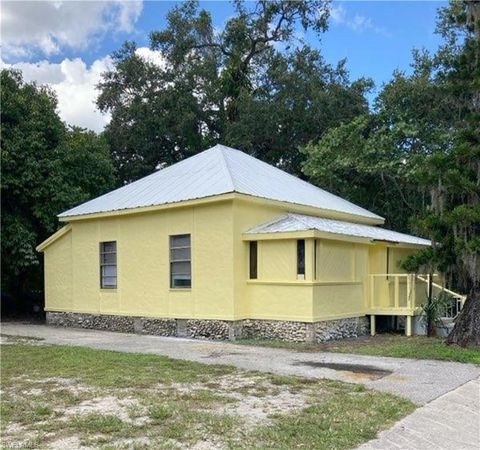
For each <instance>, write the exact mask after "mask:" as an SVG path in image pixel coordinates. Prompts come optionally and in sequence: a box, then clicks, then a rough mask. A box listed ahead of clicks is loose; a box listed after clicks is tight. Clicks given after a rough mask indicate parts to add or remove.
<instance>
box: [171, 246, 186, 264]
mask: <svg viewBox="0 0 480 450" xmlns="http://www.w3.org/2000/svg"><path fill="white" fill-rule="evenodd" d="M171 258H172V259H171V260H172V261H185V260H188V261H189V260H190V248H176V249H172V251H171Z"/></svg>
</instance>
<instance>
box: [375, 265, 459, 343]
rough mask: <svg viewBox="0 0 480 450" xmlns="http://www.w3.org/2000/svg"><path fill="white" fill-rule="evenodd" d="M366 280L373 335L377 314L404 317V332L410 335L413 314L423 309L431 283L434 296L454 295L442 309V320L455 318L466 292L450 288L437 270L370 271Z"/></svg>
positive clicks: (415, 314) (418, 313)
mask: <svg viewBox="0 0 480 450" xmlns="http://www.w3.org/2000/svg"><path fill="white" fill-rule="evenodd" d="M430 278H432V279H431V280H430ZM367 284H368V295H367V302H368V306H367V314H369V315H370V333H371V335H372V336H374V335H375V334H376V316H397V317H402V316H403V317H405V334H406V335H407V336H411V335H412V334H413V333H412V331H413V330H412V328H413V318H414V317H415V316H418V315H420V314H421V313H422V305H424V304H426V303H427V301H428V296H429V295H428V294H429V287H430V286H431V289H432V293H431V294H432V297H437V296H438V295H439V294H440V293H442V292H444V293H446V294H449V295H450V296H451V302H449V303H448V305H447V306H446V307H445V308H444V311H443V313H442V320H443V319H448V320H450V321H451V320H453V319H454V318H455V317H456V316H457V315H458V313H459V312H460V310H461V309H462V307H463V304H464V302H465V299H466V296H464V295H461V294H458V293H457V292H453V291H451V290H450V289H447V288H446V287H445V284H444V282H443V280H442V279H441V277H440V276H439V275H437V274H433V275H429V274H424V275H421V274H412V273H393V274H392V273H389V274H385V273H383V274H370V275H369V276H368V283H367Z"/></svg>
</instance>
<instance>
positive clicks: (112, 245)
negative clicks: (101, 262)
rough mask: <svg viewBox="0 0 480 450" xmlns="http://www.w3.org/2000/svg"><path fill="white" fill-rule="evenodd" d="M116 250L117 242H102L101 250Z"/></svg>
mask: <svg viewBox="0 0 480 450" xmlns="http://www.w3.org/2000/svg"><path fill="white" fill-rule="evenodd" d="M116 250H117V243H116V242H115V241H112V242H102V252H115V251H116Z"/></svg>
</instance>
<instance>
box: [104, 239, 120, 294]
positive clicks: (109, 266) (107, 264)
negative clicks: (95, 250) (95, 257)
mask: <svg viewBox="0 0 480 450" xmlns="http://www.w3.org/2000/svg"><path fill="white" fill-rule="evenodd" d="M100 287H101V288H102V289H115V288H116V287H117V243H116V241H111V242H100Z"/></svg>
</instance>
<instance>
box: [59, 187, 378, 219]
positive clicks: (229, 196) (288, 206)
mask: <svg viewBox="0 0 480 450" xmlns="http://www.w3.org/2000/svg"><path fill="white" fill-rule="evenodd" d="M233 199H236V200H240V201H245V202H249V203H259V204H264V205H270V206H277V207H279V208H282V209H285V210H290V211H295V212H298V213H302V214H311V215H318V216H323V217H331V218H334V219H338V220H346V221H354V222H356V223H362V224H368V225H382V224H383V223H384V221H385V220H384V219H383V218H381V217H379V218H371V217H366V216H359V215H356V214H347V213H343V212H340V211H335V210H331V209H322V208H316V207H314V206H309V205H301V204H297V203H290V202H282V201H279V200H272V199H268V198H263V197H256V196H253V195H249V194H242V193H239V192H229V193H226V194H219V195H212V196H210V197H203V198H196V199H191V200H183V201H180V202H174V203H165V204H163V205H152V206H143V207H139V208H126V209H118V210H114V211H103V212H98V213H93V214H79V215H73V216H62V215H59V216H58V220H59V221H60V222H73V221H79V220H89V219H102V218H107V217H118V216H123V215H131V214H146V213H149V212H155V211H162V210H165V209H169V208H186V207H189V206H197V205H203V204H207V203H214V202H223V201H227V200H233Z"/></svg>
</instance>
